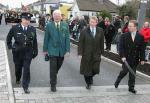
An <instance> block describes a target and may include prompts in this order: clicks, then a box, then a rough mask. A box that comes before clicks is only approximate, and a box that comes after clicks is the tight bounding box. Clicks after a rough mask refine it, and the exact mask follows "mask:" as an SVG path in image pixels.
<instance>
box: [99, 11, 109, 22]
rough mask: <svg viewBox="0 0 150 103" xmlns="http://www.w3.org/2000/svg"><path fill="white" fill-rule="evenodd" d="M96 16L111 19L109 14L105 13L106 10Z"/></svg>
mask: <svg viewBox="0 0 150 103" xmlns="http://www.w3.org/2000/svg"><path fill="white" fill-rule="evenodd" d="M97 16H102V17H103V18H106V17H108V18H109V19H110V20H111V19H112V15H111V13H110V12H108V11H106V10H102V11H100V12H99V13H98V14H97Z"/></svg>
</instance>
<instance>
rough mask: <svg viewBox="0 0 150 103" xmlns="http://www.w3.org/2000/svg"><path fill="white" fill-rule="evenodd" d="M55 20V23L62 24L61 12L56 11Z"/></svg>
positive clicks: (54, 13)
mask: <svg viewBox="0 0 150 103" xmlns="http://www.w3.org/2000/svg"><path fill="white" fill-rule="evenodd" d="M53 18H54V21H55V22H60V21H61V19H62V16H61V11H60V10H55V11H54V12H53Z"/></svg>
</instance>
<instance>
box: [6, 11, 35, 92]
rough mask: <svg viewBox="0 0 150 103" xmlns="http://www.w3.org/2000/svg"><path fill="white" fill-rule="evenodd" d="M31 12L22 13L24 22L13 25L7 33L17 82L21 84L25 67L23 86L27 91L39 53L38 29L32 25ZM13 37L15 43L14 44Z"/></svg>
mask: <svg viewBox="0 0 150 103" xmlns="http://www.w3.org/2000/svg"><path fill="white" fill-rule="evenodd" d="M30 19H31V14H29V13H22V19H21V20H22V22H21V23H20V24H17V25H15V26H13V27H12V28H11V29H10V31H9V33H8V35H7V46H8V49H12V53H13V61H14V64H15V75H16V83H17V84H20V79H21V75H22V68H23V79H22V86H23V89H24V92H25V93H30V91H29V90H28V87H29V83H30V64H31V61H32V58H35V57H36V56H37V54H38V46H37V38H36V29H35V28H34V27H33V26H30V25H29V24H30ZM12 38H14V43H13V44H12Z"/></svg>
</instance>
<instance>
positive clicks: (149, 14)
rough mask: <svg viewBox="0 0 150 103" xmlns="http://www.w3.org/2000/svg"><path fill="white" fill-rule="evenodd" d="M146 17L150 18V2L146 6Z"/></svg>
mask: <svg viewBox="0 0 150 103" xmlns="http://www.w3.org/2000/svg"><path fill="white" fill-rule="evenodd" d="M146 17H148V18H150V1H148V4H147V10H146Z"/></svg>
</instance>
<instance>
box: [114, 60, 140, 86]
mask: <svg viewBox="0 0 150 103" xmlns="http://www.w3.org/2000/svg"><path fill="white" fill-rule="evenodd" d="M129 65H130V67H131V68H132V70H133V71H134V72H135V74H136V67H137V65H138V63H134V62H132V63H129ZM128 72H129V80H128V86H129V89H134V86H135V76H134V75H133V74H132V73H130V71H129V70H128V68H127V66H126V65H125V64H124V63H123V64H122V71H121V72H120V74H119V76H118V78H117V80H116V83H120V81H121V80H122V79H123V78H124V77H125V76H126V75H127V74H128Z"/></svg>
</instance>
